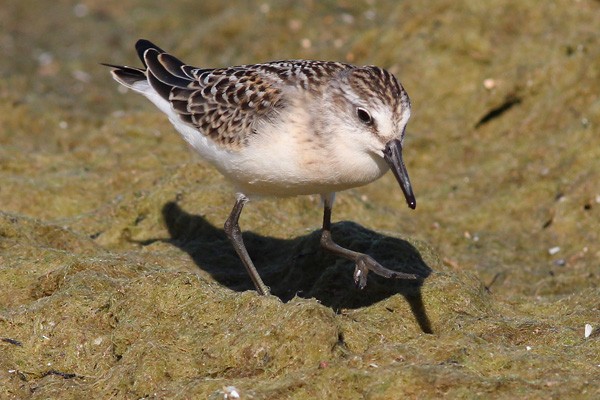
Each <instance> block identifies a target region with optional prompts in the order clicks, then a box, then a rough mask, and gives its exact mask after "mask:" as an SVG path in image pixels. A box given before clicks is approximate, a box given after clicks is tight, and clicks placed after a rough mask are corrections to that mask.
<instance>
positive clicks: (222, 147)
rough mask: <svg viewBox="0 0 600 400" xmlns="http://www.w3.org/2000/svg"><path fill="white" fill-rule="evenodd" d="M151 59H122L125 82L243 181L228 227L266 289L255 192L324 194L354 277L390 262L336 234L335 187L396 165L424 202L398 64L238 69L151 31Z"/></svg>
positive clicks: (142, 50)
mask: <svg viewBox="0 0 600 400" xmlns="http://www.w3.org/2000/svg"><path fill="white" fill-rule="evenodd" d="M135 47H136V50H137V53H138V55H139V57H140V59H141V60H142V62H143V63H144V68H136V67H127V66H118V65H112V64H105V65H107V66H109V67H112V68H113V70H112V76H113V78H114V79H115V80H116V81H117V82H119V83H120V84H122V85H124V86H126V87H128V88H130V89H132V90H134V91H136V92H139V93H141V94H142V95H144V96H146V97H147V98H148V99H149V100H150V101H151V102H152V103H154V104H155V105H156V106H157V107H158V108H159V109H160V110H161V111H162V112H164V113H165V114H167V116H168V117H169V121H171V123H172V124H173V125H174V126H175V129H177V131H178V132H179V133H180V134H181V135H182V136H183V138H184V139H185V140H186V141H187V142H188V143H189V144H190V145H191V146H192V147H193V148H194V149H195V150H196V151H197V152H198V153H200V155H201V156H202V158H204V159H205V160H207V161H208V162H210V163H211V164H212V165H214V166H215V167H216V168H217V170H218V171H219V172H220V173H221V174H223V175H224V176H225V177H226V178H228V179H229V180H230V181H231V182H233V184H234V185H235V187H236V189H237V195H236V202H235V205H234V207H233V210H232V211H231V214H230V215H229V217H228V218H227V220H226V221H225V233H226V234H227V236H228V237H229V239H230V240H231V242H232V244H233V247H234V249H235V251H236V252H237V254H238V255H239V257H240V259H241V260H242V262H243V264H244V266H245V267H246V269H247V270H248V273H249V274H250V277H251V278H252V281H253V282H254V285H255V286H256V290H257V291H258V293H260V294H262V295H267V294H269V288H268V287H267V286H266V285H265V284H264V283H263V281H262V279H261V278H260V276H259V274H258V271H257V270H256V268H255V267H254V264H253V263H252V260H251V259H250V256H249V255H248V251H247V250H246V247H245V245H244V242H243V239H242V234H241V230H240V227H239V224H238V220H239V217H240V214H241V212H242V208H243V207H244V204H245V203H246V202H247V201H248V200H249V199H251V198H253V197H262V196H278V197H286V196H297V195H308V194H319V195H321V198H322V199H323V203H324V213H323V230H322V234H321V245H322V246H323V247H324V248H325V249H327V250H329V251H331V252H333V253H334V254H336V255H338V256H341V257H345V258H347V259H350V260H352V261H354V263H355V264H356V267H355V270H354V281H355V283H356V285H357V286H358V287H359V288H361V289H362V288H364V287H365V285H366V283H367V274H368V272H369V271H372V272H374V273H375V274H378V275H381V276H384V277H387V278H400V279H418V277H417V276H416V275H414V274H406V273H403V272H397V271H392V270H389V269H387V268H385V267H383V266H382V265H380V264H379V263H378V262H377V261H375V260H374V259H373V258H372V257H370V256H368V255H366V254H362V253H358V252H355V251H352V250H349V249H346V248H343V247H341V246H339V245H337V244H336V243H335V242H334V241H333V239H332V237H331V230H330V226H331V209H332V206H333V200H334V196H335V192H338V191H340V190H345V189H349V188H353V187H357V186H362V185H365V184H367V183H370V182H372V181H374V180H376V179H378V178H380V177H381V176H382V175H383V174H385V173H386V172H387V170H388V169H391V170H392V172H393V173H394V175H395V176H396V179H397V180H398V183H399V184H400V188H401V189H402V191H403V192H404V196H405V197H406V201H407V203H408V206H409V207H410V208H413V209H414V208H415V206H416V201H415V196H414V194H413V191H412V187H411V184H410V180H409V178H408V173H407V171H406V167H405V166H404V162H403V160H402V141H403V137H404V130H405V127H406V123H407V122H408V119H409V117H410V100H409V98H408V95H407V94H406V91H405V90H404V88H403V87H402V85H400V83H398V81H397V80H396V78H395V77H394V76H393V75H392V74H391V73H389V72H388V71H386V70H384V69H382V68H379V67H375V66H364V67H357V66H354V65H350V64H345V63H340V62H328V61H308V60H290V61H273V62H268V63H264V64H255V65H240V66H235V67H228V68H217V69H208V68H196V67H192V66H189V65H186V64H184V63H183V62H181V61H180V60H178V59H177V58H175V57H174V56H172V55H170V54H168V53H166V52H165V51H163V50H162V49H160V48H159V47H158V46H156V45H154V44H153V43H151V42H149V41H148V40H143V39H142V40H139V41H138V42H137V43H136V46H135Z"/></svg>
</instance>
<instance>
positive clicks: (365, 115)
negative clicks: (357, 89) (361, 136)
mask: <svg viewBox="0 0 600 400" xmlns="http://www.w3.org/2000/svg"><path fill="white" fill-rule="evenodd" d="M356 116H357V117H358V119H360V120H361V122H362V123H363V124H365V125H371V124H372V123H373V117H371V114H369V112H368V111H367V110H365V109H364V108H362V107H357V108H356Z"/></svg>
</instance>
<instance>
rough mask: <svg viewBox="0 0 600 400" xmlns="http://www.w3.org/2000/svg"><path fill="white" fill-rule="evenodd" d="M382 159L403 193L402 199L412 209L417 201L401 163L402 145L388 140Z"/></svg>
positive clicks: (406, 172)
mask: <svg viewBox="0 0 600 400" xmlns="http://www.w3.org/2000/svg"><path fill="white" fill-rule="evenodd" d="M383 158H384V159H385V161H386V162H387V163H388V165H389V166H390V169H391V170H392V172H393V173H394V176H395V177H396V179H397V180H398V183H399V184H400V188H402V192H403V193H404V197H406V202H407V203H408V206H409V207H410V208H412V209H414V208H415V207H416V206H417V200H415V194H414V193H413V190H412V186H411V185H410V179H408V171H407V170H406V167H405V166H404V161H402V144H401V143H400V140H398V139H394V140H390V141H389V142H388V144H386V145H385V150H384V151H383Z"/></svg>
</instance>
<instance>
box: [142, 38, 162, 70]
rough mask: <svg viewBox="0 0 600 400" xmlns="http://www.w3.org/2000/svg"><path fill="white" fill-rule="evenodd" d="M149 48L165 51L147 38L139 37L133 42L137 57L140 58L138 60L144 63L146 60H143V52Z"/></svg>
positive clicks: (159, 51) (160, 51)
mask: <svg viewBox="0 0 600 400" xmlns="http://www.w3.org/2000/svg"><path fill="white" fill-rule="evenodd" d="M149 49H154V50H156V51H157V52H158V53H166V52H165V51H164V50H163V49H161V48H160V47H158V46H157V45H155V44H154V43H152V42H151V41H149V40H148V39H139V40H138V41H137V42H135V50H136V51H137V53H138V57H139V58H140V60H142V62H143V63H144V65H146V61H144V54H145V53H146V51H148V50H149Z"/></svg>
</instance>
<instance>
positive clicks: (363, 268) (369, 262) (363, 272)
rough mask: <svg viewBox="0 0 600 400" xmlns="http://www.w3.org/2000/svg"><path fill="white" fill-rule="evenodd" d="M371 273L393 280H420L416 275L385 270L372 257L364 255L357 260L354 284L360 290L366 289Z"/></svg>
mask: <svg viewBox="0 0 600 400" xmlns="http://www.w3.org/2000/svg"><path fill="white" fill-rule="evenodd" d="M369 271H373V272H374V273H375V274H377V275H379V276H383V277H384V278H392V279H411V280H414V279H419V277H418V276H417V275H415V274H407V273H404V272H398V271H392V270H391V269H387V268H385V267H384V266H383V265H381V264H379V263H378V262H377V261H375V260H374V259H373V258H372V257H371V256H368V255H366V254H363V255H362V256H361V257H359V258H358V259H357V260H356V267H355V268H354V283H355V285H356V287H357V288H358V289H361V290H362V289H364V288H365V287H366V286H367V275H368V274H369Z"/></svg>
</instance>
